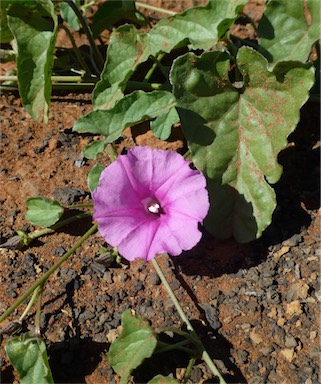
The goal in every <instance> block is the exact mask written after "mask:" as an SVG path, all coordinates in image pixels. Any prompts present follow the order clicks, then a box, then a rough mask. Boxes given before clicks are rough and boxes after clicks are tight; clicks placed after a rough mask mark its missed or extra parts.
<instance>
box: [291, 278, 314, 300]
mask: <svg viewBox="0 0 321 384" xmlns="http://www.w3.org/2000/svg"><path fill="white" fill-rule="evenodd" d="M309 288H310V287H309V286H308V284H306V283H304V282H303V281H298V282H295V283H293V284H291V285H290V287H289V288H288V292H287V294H286V300H287V302H288V303H290V302H291V301H294V300H298V299H306V298H307V297H308V291H309Z"/></svg>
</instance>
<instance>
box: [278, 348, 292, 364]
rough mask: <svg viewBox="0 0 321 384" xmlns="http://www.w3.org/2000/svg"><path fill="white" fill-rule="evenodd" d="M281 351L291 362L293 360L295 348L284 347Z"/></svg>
mask: <svg viewBox="0 0 321 384" xmlns="http://www.w3.org/2000/svg"><path fill="white" fill-rule="evenodd" d="M281 353H282V355H283V356H284V357H285V358H286V359H287V360H288V361H289V362H291V361H292V360H293V357H294V349H290V348H285V349H282V351H281Z"/></svg>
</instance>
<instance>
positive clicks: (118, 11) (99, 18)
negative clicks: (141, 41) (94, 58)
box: [92, 0, 147, 37]
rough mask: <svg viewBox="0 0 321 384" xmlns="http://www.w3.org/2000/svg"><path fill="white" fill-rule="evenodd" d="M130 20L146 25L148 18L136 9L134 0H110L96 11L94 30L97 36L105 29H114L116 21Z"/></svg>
mask: <svg viewBox="0 0 321 384" xmlns="http://www.w3.org/2000/svg"><path fill="white" fill-rule="evenodd" d="M121 20H129V21H132V22H134V23H137V24H140V25H146V24H147V21H146V19H145V18H144V17H143V16H142V15H141V14H140V13H139V12H137V10H136V7H135V1H133V0H108V1H105V2H104V3H102V4H101V5H100V7H99V8H98V10H97V12H95V14H94V17H93V23H92V31H93V34H94V36H95V37H97V36H98V35H99V34H100V33H101V32H102V31H103V30H104V29H107V28H108V29H110V30H111V29H112V28H113V27H114V26H115V23H117V22H119V21H121Z"/></svg>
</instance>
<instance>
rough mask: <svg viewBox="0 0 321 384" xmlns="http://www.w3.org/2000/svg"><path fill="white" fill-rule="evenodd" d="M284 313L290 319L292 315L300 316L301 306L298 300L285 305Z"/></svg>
mask: <svg viewBox="0 0 321 384" xmlns="http://www.w3.org/2000/svg"><path fill="white" fill-rule="evenodd" d="M285 312H286V314H287V315H288V316H290V317H292V316H294V315H296V316H299V315H301V314H302V309H301V304H300V301H299V300H295V301H292V302H291V303H289V304H286V309H285Z"/></svg>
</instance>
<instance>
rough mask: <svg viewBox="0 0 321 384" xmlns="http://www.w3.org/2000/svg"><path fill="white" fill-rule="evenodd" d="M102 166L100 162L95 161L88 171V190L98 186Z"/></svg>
mask: <svg viewBox="0 0 321 384" xmlns="http://www.w3.org/2000/svg"><path fill="white" fill-rule="evenodd" d="M104 168H105V167H104V166H103V165H102V164H100V163H96V164H95V165H94V166H93V167H92V168H91V170H90V172H89V173H88V187H89V190H90V192H92V191H93V190H94V189H95V188H96V187H97V186H98V183H99V178H100V174H101V172H102V171H103V169H104Z"/></svg>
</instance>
